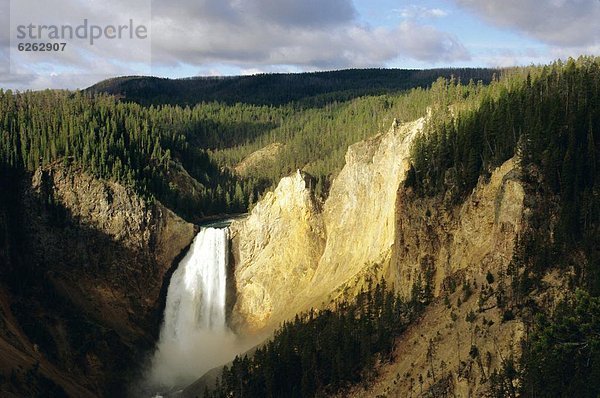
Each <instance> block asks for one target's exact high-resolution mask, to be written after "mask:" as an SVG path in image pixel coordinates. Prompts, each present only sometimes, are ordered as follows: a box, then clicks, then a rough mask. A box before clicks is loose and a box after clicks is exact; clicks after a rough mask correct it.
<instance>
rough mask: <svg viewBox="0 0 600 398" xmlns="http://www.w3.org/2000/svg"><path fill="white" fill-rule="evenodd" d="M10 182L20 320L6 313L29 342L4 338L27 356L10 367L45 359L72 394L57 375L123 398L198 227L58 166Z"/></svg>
mask: <svg viewBox="0 0 600 398" xmlns="http://www.w3.org/2000/svg"><path fill="white" fill-rule="evenodd" d="M12 183H13V184H16V185H18V186H19V189H18V190H16V192H18V193H17V194H15V195H14V197H12V198H4V199H5V200H6V201H7V202H8V203H6V205H7V206H6V209H8V210H6V211H5V213H4V215H3V217H2V221H3V223H4V224H5V225H7V228H6V230H9V231H11V232H12V234H13V235H12V236H7V237H4V239H3V241H4V242H3V245H4V246H5V247H7V248H8V249H9V250H10V252H11V253H12V254H13V255H11V256H9V258H8V259H7V264H6V267H5V268H4V269H3V272H4V273H5V275H4V277H3V279H4V280H5V281H7V286H6V287H5V289H4V288H3V290H4V291H5V295H6V296H5V297H7V302H10V303H11V308H12V309H13V310H12V311H13V312H14V314H15V315H16V316H13V315H11V314H8V313H7V314H4V316H5V317H6V319H7V320H8V319H14V320H15V321H14V322H12V324H13V325H14V329H15V330H20V331H21V332H20V337H19V340H20V341H22V342H24V343H21V344H19V345H17V346H15V344H13V343H14V342H12V341H11V340H7V341H6V342H7V346H8V347H9V348H10V347H12V348H11V349H13V350H14V349H16V350H17V351H20V352H21V356H20V357H16V358H21V360H20V361H16V363H15V364H13V365H14V366H15V368H18V367H19V366H20V367H21V368H23V369H28V368H29V367H30V366H32V364H35V363H36V362H37V363H41V364H42V366H39V365H36V366H39V369H40V372H41V375H42V376H43V378H45V379H50V380H52V381H53V382H54V383H56V384H57V385H59V386H61V387H60V388H63V389H66V390H67V391H73V387H72V386H69V384H68V383H66V382H65V381H64V380H63V379H64V377H63V376H61V377H58V376H57V375H59V376H60V375H61V374H63V375H69V376H68V377H67V379H68V380H71V381H72V382H73V383H75V384H76V385H79V386H80V387H78V388H84V389H86V390H87V391H88V393H89V394H92V395H96V394H97V395H106V394H111V395H116V396H119V395H124V394H125V393H126V390H125V388H124V384H123V383H125V382H127V378H128V377H131V373H129V372H130V371H131V367H132V364H133V363H134V360H135V359H136V358H138V355H140V354H141V353H142V351H143V349H144V348H146V347H150V346H151V345H152V342H153V340H154V339H155V337H156V334H157V333H158V323H159V322H160V315H161V305H162V304H161V291H162V290H164V287H163V283H164V282H163V280H165V279H166V278H165V275H167V274H168V272H169V270H170V269H171V267H172V265H173V262H174V260H175V259H176V257H177V256H179V254H180V253H181V252H182V251H183V250H184V249H185V248H186V247H187V246H188V245H189V244H190V243H191V241H192V239H193V236H194V232H195V231H194V226H193V225H192V224H189V223H187V222H185V221H183V220H182V219H181V218H179V217H178V216H176V215H175V214H174V213H172V212H171V211H170V210H168V209H167V208H165V207H164V206H162V205H161V204H160V203H159V202H156V201H149V200H147V199H145V198H143V197H141V196H139V195H137V194H136V193H135V192H134V191H133V190H132V189H130V188H126V187H124V186H122V185H120V184H117V183H113V182H108V181H103V180H100V179H97V178H94V177H92V176H90V175H88V174H86V173H84V172H82V171H81V170H78V169H75V170H73V169H70V168H66V167H63V166H61V165H59V164H55V165H53V166H50V167H46V168H44V169H39V170H38V171H37V172H36V173H34V175H33V176H32V177H31V179H28V177H27V176H25V175H23V176H20V177H19V178H18V179H13V180H12ZM163 295H164V294H163ZM83 342H86V343H85V344H82V343H83ZM15 347H16V348H15ZM32 347H34V348H32ZM18 377H20V376H17V379H18ZM13 384H15V385H18V384H19V383H13ZM13 387H14V386H13ZM13 387H10V386H9V387H7V388H8V390H10V388H13ZM14 388H17V387H14ZM8 390H7V391H8ZM29 392H31V391H21V393H29ZM17 395H18V394H17ZM77 395H80V394H79V393H78V394H77Z"/></svg>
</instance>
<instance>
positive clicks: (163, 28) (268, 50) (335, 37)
mask: <svg viewBox="0 0 600 398" xmlns="http://www.w3.org/2000/svg"><path fill="white" fill-rule="evenodd" d="M215 1H216V0H215ZM187 2H188V0H177V3H176V4H175V6H173V3H169V6H168V7H167V6H166V5H162V6H159V7H160V8H159V9H158V10H157V11H156V12H155V18H154V19H153V45H154V47H153V59H154V60H158V62H160V63H162V64H168V63H169V62H172V63H175V64H176V63H191V64H198V63H234V64H236V65H238V66H240V67H242V68H245V69H252V68H261V69H264V68H263V67H264V66H268V65H295V66H300V67H301V68H303V69H318V68H343V67H366V66H383V65H385V63H386V62H389V61H392V60H394V59H396V58H399V57H400V58H407V59H416V60H426V61H429V62H441V61H446V60H461V59H467V58H468V52H467V50H466V49H465V48H464V46H462V44H461V43H460V42H459V40H458V39H457V38H456V37H454V36H452V35H449V34H447V33H445V32H442V31H440V30H438V29H436V28H433V27H429V26H424V25H422V24H418V23H411V24H406V23H403V24H401V25H399V26H397V27H395V28H378V27H370V26H366V25H362V24H359V23H358V22H357V21H356V11H355V9H354V7H353V5H352V2H351V1H350V0H332V1H328V2H322V1H317V0H309V1H305V2H299V1H296V0H293V1H292V0H284V1H282V0H245V1H243V2H241V0H229V1H224V2H219V3H220V4H222V5H221V7H223V10H222V12H220V13H219V17H218V18H215V17H214V13H212V12H208V11H207V12H202V7H206V8H210V7H209V5H210V3H212V1H210V0H205V1H204V2H203V3H202V7H198V6H196V7H195V9H194V13H193V15H190V14H188V15H181V14H180V13H179V12H178V11H177V9H181V8H185V6H186V4H187ZM155 10H156V7H155ZM434 13H437V14H438V15H439V14H440V13H441V10H438V11H435V12H434ZM184 38H185V39H184Z"/></svg>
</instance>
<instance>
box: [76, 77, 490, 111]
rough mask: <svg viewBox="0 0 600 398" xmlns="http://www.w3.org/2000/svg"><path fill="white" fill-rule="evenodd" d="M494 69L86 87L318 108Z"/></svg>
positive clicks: (138, 97) (130, 94)
mask: <svg viewBox="0 0 600 398" xmlns="http://www.w3.org/2000/svg"><path fill="white" fill-rule="evenodd" d="M494 74H496V75H498V74H500V70H498V69H481V68H478V69H464V68H463V69H458V68H456V69H429V70H416V69H414V70H409V69H349V70H340V71H329V72H313V73H298V74H291V73H272V74H258V75H252V76H225V77H193V78H188V79H163V78H155V77H142V76H131V77H119V78H114V79H109V80H105V81H102V82H99V83H97V84H95V85H93V86H92V87H90V88H88V89H87V91H89V92H92V93H107V94H113V95H117V96H120V97H123V98H124V99H125V100H127V101H133V102H137V103H140V104H144V105H159V104H170V105H182V106H186V105H189V106H193V105H195V104H198V103H201V102H213V101H217V102H222V103H226V104H229V105H233V104H236V103H244V104H254V105H273V106H279V105H285V104H289V103H292V102H294V103H297V104H299V105H300V106H303V107H319V106H323V105H326V104H328V103H331V102H334V101H348V100H351V99H353V98H357V97H363V96H367V95H381V94H390V93H398V92H401V91H405V90H410V89H411V88H416V87H420V88H427V87H428V86H430V85H431V83H433V82H434V81H435V80H436V79H437V78H439V77H444V78H447V79H450V78H451V77H452V76H455V77H458V76H460V77H461V79H462V80H463V81H464V82H468V81H469V80H474V81H479V80H481V81H483V82H484V83H486V84H487V83H489V82H490V81H491V80H492V78H493V76H494Z"/></svg>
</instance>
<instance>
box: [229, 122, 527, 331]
mask: <svg viewBox="0 0 600 398" xmlns="http://www.w3.org/2000/svg"><path fill="white" fill-rule="evenodd" d="M424 122H425V121H424V119H419V120H417V121H414V122H411V123H405V124H402V125H397V124H396V123H394V126H393V127H392V128H391V129H390V130H389V131H388V132H387V133H385V134H379V135H377V136H375V137H373V138H371V139H368V140H366V141H363V142H359V143H357V144H354V145H352V146H351V147H350V148H349V149H348V153H347V155H346V165H345V166H344V168H343V169H342V171H341V172H340V174H339V175H338V176H337V178H336V179H335V181H334V182H333V184H332V187H331V190H330V194H329V197H328V198H327V200H326V202H325V203H324V205H323V206H322V210H320V207H319V206H318V205H317V203H315V202H314V200H312V199H311V198H312V195H311V191H310V186H309V185H308V184H306V183H305V181H304V179H303V178H300V177H299V175H296V176H292V177H287V178H285V179H283V180H282V182H281V184H280V186H279V187H278V188H277V190H276V191H275V192H274V193H272V194H269V195H267V196H266V197H265V199H264V200H262V201H261V202H259V203H258V205H257V206H256V208H255V209H254V210H253V212H252V213H251V214H250V216H249V218H248V219H246V220H243V221H239V222H236V223H234V224H233V225H232V230H233V231H234V236H235V239H234V242H233V243H234V244H233V251H234V255H235V263H236V288H237V294H238V296H237V302H236V304H235V308H234V314H233V317H234V319H235V324H236V325H237V326H238V327H240V328H242V329H244V328H245V329H249V330H260V329H263V328H269V327H273V326H274V325H276V324H277V323H278V322H280V321H281V320H283V319H285V318H288V317H290V316H293V315H294V314H295V313H296V312H297V311H302V310H306V309H308V308H310V307H311V306H317V307H318V306H320V305H327V303H329V302H331V300H333V299H336V298H339V297H351V296H352V295H353V294H354V293H356V291H357V290H358V289H360V288H361V287H364V282H365V280H366V279H367V278H369V277H370V278H375V279H378V278H380V277H382V276H385V277H386V278H387V280H388V282H391V283H393V284H394V286H395V288H396V289H397V290H398V291H399V292H401V293H402V294H403V295H404V296H405V297H409V296H410V294H411V292H412V289H413V287H414V286H415V284H417V283H420V284H422V285H423V286H422V287H423V288H424V286H425V285H426V284H427V288H429V289H431V290H432V291H433V293H434V294H435V295H439V294H440V293H441V292H442V290H443V287H444V284H445V283H447V278H448V277H453V276H455V275H456V274H457V273H459V272H460V273H461V275H464V276H465V277H475V276H477V278H480V277H481V275H482V273H483V272H484V271H486V272H487V270H488V269H498V267H500V266H501V265H506V264H507V262H508V261H509V260H510V258H511V257H512V250H513V248H514V243H515V240H516V237H517V235H518V233H519V230H520V223H521V218H522V212H523V199H524V191H523V188H522V186H521V185H520V183H519V179H518V171H517V168H516V165H515V161H514V160H510V161H508V162H506V163H505V164H504V165H502V166H501V167H500V168H498V170H496V171H495V172H494V173H493V175H492V176H491V178H490V179H489V180H488V181H484V180H482V181H480V183H479V185H478V186H477V188H476V189H475V190H474V192H473V194H472V195H471V196H470V197H469V199H468V200H466V201H465V202H464V204H462V205H459V206H452V205H449V204H448V203H447V202H448V201H447V200H444V198H433V199H427V200H424V199H416V198H415V197H414V195H413V194H412V191H411V190H410V189H406V188H404V181H405V179H406V175H407V171H408V170H409V168H410V149H411V144H412V142H413V140H414V138H415V137H416V136H418V134H420V132H421V131H422V128H423V124H424ZM294 181H295V183H294ZM282 281H283V283H281V282H282ZM292 288H293V289H292ZM274 303H276V304H274Z"/></svg>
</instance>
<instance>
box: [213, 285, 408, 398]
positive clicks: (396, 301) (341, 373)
mask: <svg viewBox="0 0 600 398" xmlns="http://www.w3.org/2000/svg"><path fill="white" fill-rule="evenodd" d="M415 315H416V312H415V310H414V308H413V307H412V306H411V305H409V304H405V303H404V302H402V300H400V298H399V297H398V296H396V295H394V294H393V293H392V292H390V291H389V290H387V288H386V284H385V281H384V280H382V281H381V283H379V284H377V285H376V286H375V288H374V289H372V290H368V291H366V292H363V293H361V294H359V296H358V297H357V298H356V299H355V301H353V302H351V303H340V304H338V305H337V306H336V309H335V310H333V311H332V310H323V311H321V312H318V313H317V312H315V311H312V310H311V311H310V312H308V313H305V314H302V315H298V316H296V318H295V320H294V321H293V322H285V323H284V324H283V325H282V326H281V328H280V329H279V330H278V331H277V332H276V333H275V337H274V338H273V339H272V340H271V341H269V342H268V343H267V344H266V345H264V346H263V347H261V348H259V349H258V350H257V351H256V352H255V354H254V356H253V357H252V358H248V357H246V356H244V357H236V358H235V360H234V361H233V363H232V364H231V366H230V367H226V368H225V369H224V371H223V376H222V378H221V383H220V385H219V386H218V388H217V389H216V390H215V391H212V392H211V393H210V394H209V396H212V397H242V396H246V397H313V396H315V395H318V394H327V393H333V392H335V391H338V390H340V389H342V388H344V387H345V386H347V385H349V384H350V383H358V382H361V381H363V380H367V379H369V378H370V377H371V376H373V375H374V374H373V372H374V369H373V365H374V363H375V359H376V358H380V359H381V360H384V361H385V360H389V359H391V358H390V356H391V355H392V353H393V350H394V339H395V337H397V336H399V335H400V334H401V333H402V332H403V331H404V329H405V328H406V326H407V324H408V323H409V322H410V321H411V320H412V319H413V318H414V316H415ZM205 396H208V395H207V394H205Z"/></svg>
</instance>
